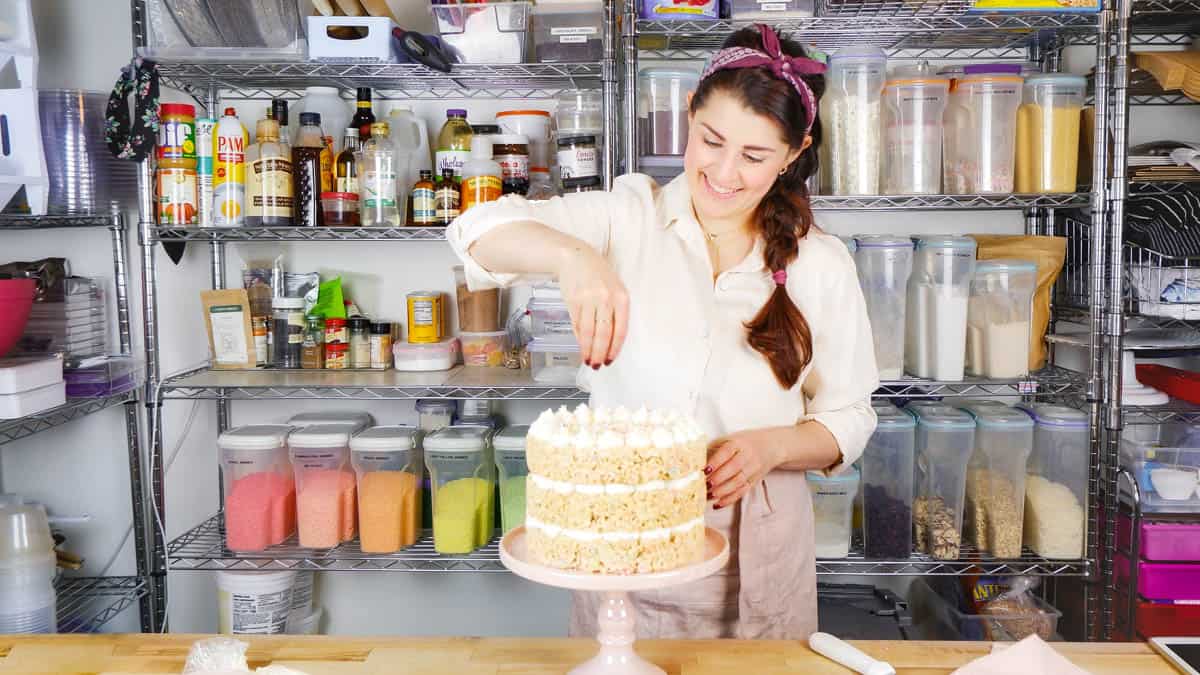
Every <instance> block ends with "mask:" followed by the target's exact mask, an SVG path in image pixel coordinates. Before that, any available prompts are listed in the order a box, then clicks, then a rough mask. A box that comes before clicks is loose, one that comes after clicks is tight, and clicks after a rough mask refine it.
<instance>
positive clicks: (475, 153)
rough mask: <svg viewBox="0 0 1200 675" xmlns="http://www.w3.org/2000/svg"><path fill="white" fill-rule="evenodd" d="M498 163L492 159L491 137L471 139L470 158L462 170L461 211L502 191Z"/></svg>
mask: <svg viewBox="0 0 1200 675" xmlns="http://www.w3.org/2000/svg"><path fill="white" fill-rule="evenodd" d="M502 172H503V169H502V168H501V166H500V164H499V163H497V162H496V161H495V160H493V159H492V137H491V136H481V135H476V136H474V137H473V138H472V139H471V159H469V160H467V163H466V164H464V165H463V170H462V213H466V212H467V210H468V209H470V208H471V207H472V206H475V205H476V204H483V203H485V202H492V201H495V200H497V199H499V198H500V195H501V194H502V193H503V187H504V185H503V182H502V180H501V174H502Z"/></svg>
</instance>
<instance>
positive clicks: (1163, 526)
mask: <svg viewBox="0 0 1200 675" xmlns="http://www.w3.org/2000/svg"><path fill="white" fill-rule="evenodd" d="M1117 544H1118V545H1119V546H1121V547H1122V548H1125V549H1128V548H1129V546H1130V545H1131V541H1130V520H1129V518H1128V517H1127V516H1124V515H1122V516H1121V519H1120V522H1119V523H1118V524H1117ZM1141 554H1142V559H1143V560H1159V561H1163V562H1193V561H1200V524H1186V525H1185V524H1182V523H1151V522H1143V523H1142V541H1141Z"/></svg>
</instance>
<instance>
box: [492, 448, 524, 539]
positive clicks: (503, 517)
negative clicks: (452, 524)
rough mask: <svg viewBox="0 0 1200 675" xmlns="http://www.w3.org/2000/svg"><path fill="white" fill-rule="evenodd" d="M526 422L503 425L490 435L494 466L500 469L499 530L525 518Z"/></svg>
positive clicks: (515, 524)
mask: <svg viewBox="0 0 1200 675" xmlns="http://www.w3.org/2000/svg"><path fill="white" fill-rule="evenodd" d="M527 435H529V425H518V426H511V427H504V428H503V429H501V430H500V432H499V433H497V434H496V435H495V436H494V437H493V438H492V448H493V450H494V452H495V454H496V468H497V469H498V470H499V471H500V529H501V531H503V532H508V531H509V530H511V529H513V528H514V527H517V526H518V525H522V524H524V522H525V477H526V476H527V475H528V474H529V465H528V464H527V463H526V461H525V437H526V436H527Z"/></svg>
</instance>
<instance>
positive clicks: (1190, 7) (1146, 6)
mask: <svg viewBox="0 0 1200 675" xmlns="http://www.w3.org/2000/svg"><path fill="white" fill-rule="evenodd" d="M1147 14H1200V0H1133V16H1134V17H1138V16H1145V15H1147Z"/></svg>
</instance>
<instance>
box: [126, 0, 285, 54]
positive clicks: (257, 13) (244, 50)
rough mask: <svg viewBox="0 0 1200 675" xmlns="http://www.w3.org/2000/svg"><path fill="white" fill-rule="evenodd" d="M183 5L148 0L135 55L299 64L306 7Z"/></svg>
mask: <svg viewBox="0 0 1200 675" xmlns="http://www.w3.org/2000/svg"><path fill="white" fill-rule="evenodd" d="M205 4H208V5H209V7H208V8H207V9H206V8H205V6H204V5H203V4H201V3H181V2H178V0H147V1H146V3H145V11H146V13H145V19H144V22H143V24H142V25H143V28H144V30H145V31H146V45H145V46H144V47H138V50H137V52H138V56H144V57H147V58H152V59H156V60H157V59H190V60H200V61H214V60H219V61H255V60H257V61H303V60H304V57H305V53H306V51H307V41H306V40H305V37H304V29H303V26H304V17H303V14H302V11H303V10H304V9H305V6H306V5H307V4H308V3H303V2H292V1H291V0H284V1H283V2H278V1H273V0H243V1H242V2H219V3H205Z"/></svg>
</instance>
